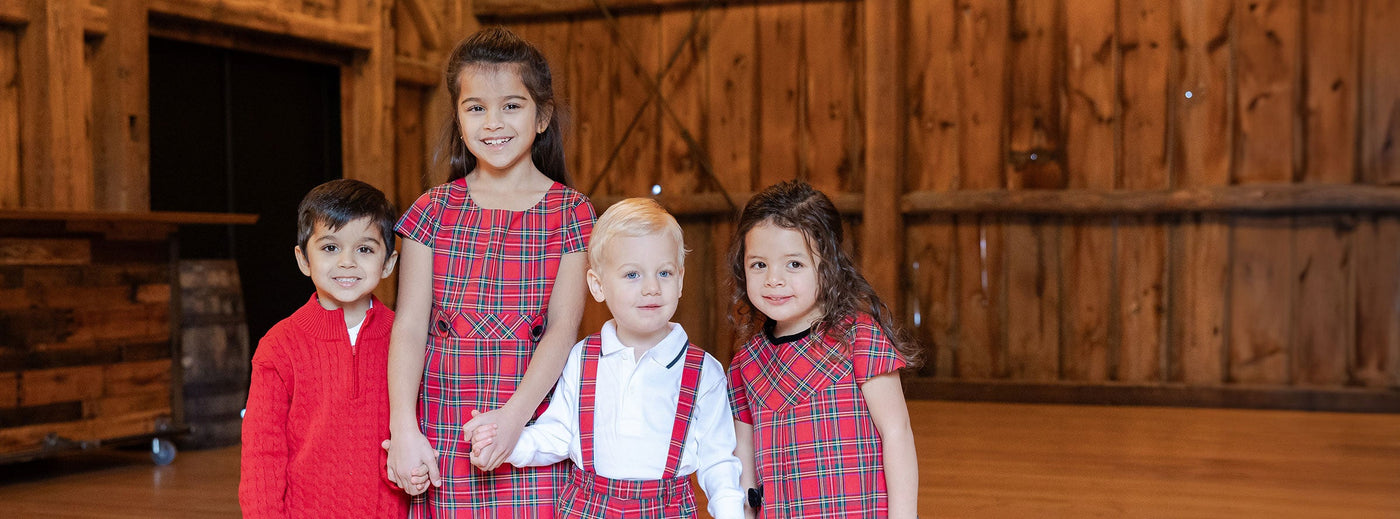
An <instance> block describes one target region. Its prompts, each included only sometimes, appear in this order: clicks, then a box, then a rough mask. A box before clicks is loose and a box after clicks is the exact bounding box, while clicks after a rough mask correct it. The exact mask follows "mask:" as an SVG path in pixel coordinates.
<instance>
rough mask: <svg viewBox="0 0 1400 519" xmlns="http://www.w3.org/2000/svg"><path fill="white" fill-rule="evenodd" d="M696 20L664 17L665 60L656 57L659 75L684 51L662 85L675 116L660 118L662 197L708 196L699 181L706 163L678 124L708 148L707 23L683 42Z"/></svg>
mask: <svg viewBox="0 0 1400 519" xmlns="http://www.w3.org/2000/svg"><path fill="white" fill-rule="evenodd" d="M694 15H695V13H694V11H692V10H684V9H678V10H669V11H663V12H662V13H661V24H660V25H661V47H660V50H661V52H662V53H663V54H661V55H659V56H658V58H659V61H658V66H657V67H658V70H659V69H660V67H663V66H665V64H666V60H668V59H670V57H671V52H672V50H673V49H675V48H676V46H677V45H682V47H681V48H682V50H681V53H680V55H679V56H677V57H676V62H675V64H674V65H672V66H671V71H670V72H669V73H667V74H666V77H665V78H663V79H662V81H661V92H662V95H664V96H666V103H667V104H669V105H670V108H671V113H673V114H675V116H676V117H675V118H674V119H673V118H671V117H666V116H662V117H661V135H660V139H661V170H660V172H659V173H660V175H659V178H658V179H657V180H658V183H659V185H660V186H661V192H662V193H663V194H672V195H675V194H686V193H695V192H699V191H707V190H708V189H706V188H704V187H703V186H704V185H705V184H707V183H708V180H707V179H704V178H702V177H701V175H702V173H701V170H700V161H701V160H707V157H701V156H697V155H696V153H695V152H693V151H692V150H691V148H690V145H689V144H688V143H687V142H686V141H685V139H684V138H683V137H682V134H681V129H680V128H677V127H676V121H677V120H679V121H680V125H681V126H682V127H684V129H685V131H687V132H689V133H690V136H691V138H693V139H695V140H696V141H697V142H700V144H701V145H702V146H703V145H704V141H703V139H704V138H705V131H704V130H705V129H704V127H703V121H704V115H703V114H704V111H705V108H704V107H705V106H706V103H705V99H704V95H705V84H706V83H707V78H706V77H705V74H706V69H707V67H706V62H705V53H704V48H705V45H706V40H708V39H709V38H710V35H709V34H708V33H707V32H705V31H704V30H703V28H704V26H705V19H704V18H702V19H701V20H700V24H701V25H700V27H701V30H697V31H696V33H695V37H693V38H689V39H687V40H685V41H684V42H683V41H682V40H681V39H682V38H685V37H686V33H687V32H689V29H690V23H691V19H692V18H693V17H694ZM702 16H704V15H702ZM646 192H647V193H651V191H646Z"/></svg>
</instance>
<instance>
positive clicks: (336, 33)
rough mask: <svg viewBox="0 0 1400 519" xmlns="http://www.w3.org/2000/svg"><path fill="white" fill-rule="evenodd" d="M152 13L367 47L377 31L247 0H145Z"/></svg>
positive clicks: (363, 49)
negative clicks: (271, 7) (147, 1)
mask: <svg viewBox="0 0 1400 519" xmlns="http://www.w3.org/2000/svg"><path fill="white" fill-rule="evenodd" d="M149 1H150V12H151V14H153V15H161V16H169V17H175V18H183V19H187V20H194V21H199V22H204V23H209V24H214V25H219V26H226V27H233V28H238V29H243V30H248V31H254V32H260V33H266V34H273V35H278V36H288V37H292V38H296V39H300V40H306V41H310V42H315V43H322V44H326V45H331V46H334V47H342V48H347V49H355V50H361V51H368V50H370V49H371V48H373V43H372V42H373V41H377V39H378V33H379V31H377V30H376V29H375V28H374V27H373V26H371V25H369V24H346V23H340V22H337V21H336V20H331V19H325V18H316V17H314V16H307V15H304V14H299V13H290V12H285V11H278V10H275V9H269V8H268V6H267V5H265V3H264V2H251V1H247V0H149Z"/></svg>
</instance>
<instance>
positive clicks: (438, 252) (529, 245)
mask: <svg viewBox="0 0 1400 519" xmlns="http://www.w3.org/2000/svg"><path fill="white" fill-rule="evenodd" d="M593 220H594V213H593V206H592V205H591V204H589V202H588V199H587V198H586V197H584V196H583V195H582V194H580V193H578V192H577V191H574V190H573V189H570V188H569V187H567V186H564V185H562V184H558V183H556V184H554V186H553V187H551V188H550V190H549V191H548V192H547V193H546V194H545V196H544V198H543V199H541V200H540V202H539V203H537V204H536V205H535V206H534V207H532V208H530V209H527V210H525V211H510V210H503V209H485V208H482V207H479V206H477V205H476V204H474V203H473V202H472V200H471V195H470V193H469V192H468V191H467V186H466V182H465V181H464V180H457V181H454V182H450V183H447V184H443V185H440V186H437V187H434V188H433V189H430V190H429V191H428V192H427V193H424V194H423V195H422V196H421V197H419V198H418V201H416V202H414V204H413V207H411V208H409V209H408V210H407V211H405V212H404V215H403V217H402V218H401V219H400V220H399V223H398V225H397V226H396V228H395V230H396V231H397V232H398V233H399V234H401V235H403V236H405V237H406V238H409V239H412V240H415V241H418V242H419V243H422V244H424V245H427V246H428V247H430V248H432V249H433V307H432V314H431V318H432V321H431V322H430V323H429V327H428V344H427V351H426V352H425V353H426V357H425V363H424V370H423V371H424V372H423V385H422V392H421V393H420V397H419V409H418V413H419V414H418V416H419V426H420V427H422V429H423V433H424V434H425V435H426V436H427V437H428V442H429V443H431V444H432V445H433V447H434V448H435V449H437V450H438V453H439V456H440V457H439V458H438V468H439V469H440V471H441V472H442V487H440V488H432V487H429V489H428V491H427V492H425V493H423V494H421V495H419V496H418V497H416V498H415V499H414V500H413V503H412V506H411V508H410V514H409V516H410V517H414V518H427V517H457V516H462V517H503V518H504V517H517V518H549V517H553V516H554V498H555V492H556V490H557V489H558V488H559V487H561V486H562V485H563V483H564V477H565V475H566V474H567V473H568V465H567V464H563V463H560V464H556V465H553V466H549V467H533V468H516V467H513V466H511V465H508V464H507V465H502V466H501V467H499V468H497V469H496V470H494V471H492V472H489V473H484V472H481V471H479V470H477V469H476V468H474V467H473V466H472V465H471V460H470V458H469V454H470V445H469V444H468V443H467V441H466V440H467V438H464V437H463V435H462V433H461V429H460V428H461V426H462V424H464V423H466V422H467V421H468V420H469V419H471V411H472V410H473V409H475V410H480V411H482V412H486V411H490V410H493V409H497V408H500V407H501V406H502V405H504V404H505V403H506V400H508V399H509V398H510V396H511V395H512V394H514V393H515V388H516V385H517V384H519V383H520V379H521V378H522V377H523V376H524V374H525V369H526V367H527V366H528V365H529V363H530V358H531V356H532V355H533V354H534V351H535V345H536V344H537V341H538V340H539V338H540V336H541V335H543V333H544V327H545V315H546V311H547V309H548V306H549V295H550V291H551V290H552V289H553V286H554V276H555V274H556V273H557V272H558V270H559V260H560V258H561V257H562V256H563V255H565V254H569V253H573V252H582V251H584V250H585V248H586V247H587V243H588V236H589V233H590V232H591V231H592V229H593ZM547 404H548V398H546V399H545V401H544V402H542V403H540V407H539V409H538V410H536V412H535V417H538V416H539V413H540V412H542V411H543V410H544V409H545V407H546V406H547ZM531 421H532V422H533V419H532V420H531Z"/></svg>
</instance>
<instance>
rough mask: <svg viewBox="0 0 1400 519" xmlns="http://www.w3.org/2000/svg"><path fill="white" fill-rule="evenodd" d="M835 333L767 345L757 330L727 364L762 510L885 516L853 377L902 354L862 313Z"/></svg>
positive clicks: (873, 447)
mask: <svg viewBox="0 0 1400 519" xmlns="http://www.w3.org/2000/svg"><path fill="white" fill-rule="evenodd" d="M841 332H844V333H846V337H847V340H848V342H849V344H850V349H849V350H848V351H849V353H841V350H840V349H838V341H837V339H836V337H823V336H820V335H818V334H816V333H813V334H811V335H808V336H807V337H805V338H802V339H798V340H796V341H793V342H788V343H783V344H773V342H772V341H771V340H770V339H769V338H768V336H767V335H766V334H763V333H760V334H758V336H756V337H754V338H753V339H752V340H750V341H749V342H748V343H747V344H745V345H744V346H743V347H742V348H740V349H739V351H737V352H735V354H734V359H733V361H732V362H731V364H730V366H729V399H730V402H731V403H732V404H733V406H734V418H735V419H736V420H739V421H741V422H744V423H747V424H751V425H753V448H754V458H755V470H756V472H757V476H758V481H759V482H760V483H762V484H763V509H762V513H761V516H762V517H768V518H775V517H776V518H827V517H842V518H871V519H874V518H878V517H885V516H887V515H889V510H888V509H889V503H888V496H887V494H886V491H885V471H884V462H883V459H882V448H881V443H880V434H879V431H877V430H876V429H875V422H874V420H873V419H872V418H871V417H870V408H869V407H868V406H867V405H866V403H865V397H864V395H863V394H862V393H861V390H860V385H861V384H864V383H865V381H867V380H869V379H871V378H873V377H876V376H879V375H882V374H885V373H889V372H891V371H894V370H897V369H899V368H901V367H903V366H904V361H903V360H902V359H901V358H900V357H899V354H898V352H896V351H895V349H894V344H893V343H891V342H890V341H889V339H887V338H886V337H885V334H884V332H883V331H882V330H881V328H880V326H879V324H877V323H876V322H875V320H874V319H872V318H871V317H870V316H869V315H866V314H861V315H859V316H858V317H857V318H856V320H855V322H854V323H853V324H852V325H851V326H850V327H848V328H847V329H845V330H841Z"/></svg>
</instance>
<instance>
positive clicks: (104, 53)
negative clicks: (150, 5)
mask: <svg viewBox="0 0 1400 519" xmlns="http://www.w3.org/2000/svg"><path fill="white" fill-rule="evenodd" d="M102 13H103V20H104V25H105V24H106V20H107V19H108V18H109V17H110V20H111V22H112V24H111V25H112V26H113V27H116V28H117V29H116V30H115V31H113V32H111V33H110V34H107V36H106V38H105V39H104V40H103V41H102V44H101V45H99V46H97V55H96V57H95V59H94V63H93V76H94V77H93V83H94V94H95V96H96V97H99V98H101V99H102V102H101V103H98V104H97V105H95V106H94V110H93V127H94V131H93V133H92V145H93V162H94V163H93V182H94V191H95V196H94V198H95V205H96V206H97V208H99V209H103V210H108V211H146V210H149V209H150V208H151V197H150V183H151V146H150V101H149V98H150V77H149V76H150V72H149V71H150V67H149V63H150V58H149V54H150V53H149V50H148V47H147V41H149V37H148V35H147V32H148V22H147V15H146V1H145V0H125V1H122V2H114V3H112V6H111V8H109V9H103V11H102Z"/></svg>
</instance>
